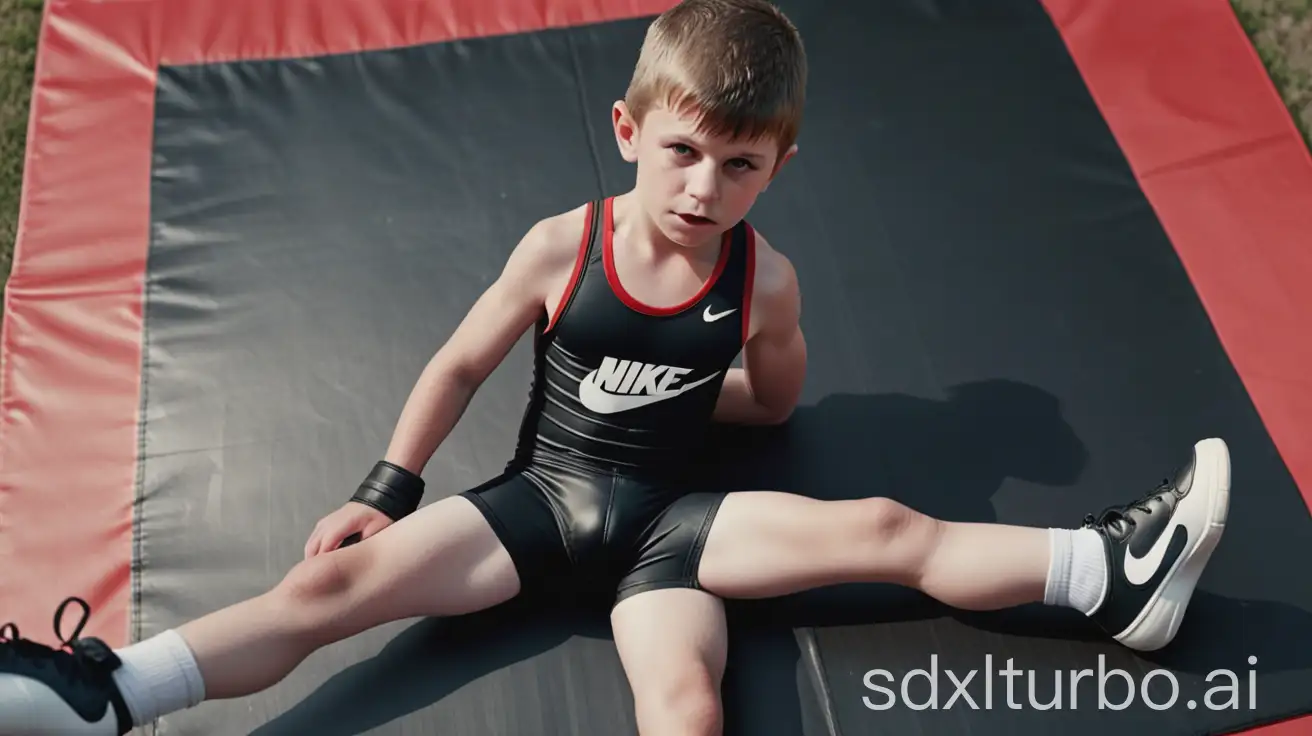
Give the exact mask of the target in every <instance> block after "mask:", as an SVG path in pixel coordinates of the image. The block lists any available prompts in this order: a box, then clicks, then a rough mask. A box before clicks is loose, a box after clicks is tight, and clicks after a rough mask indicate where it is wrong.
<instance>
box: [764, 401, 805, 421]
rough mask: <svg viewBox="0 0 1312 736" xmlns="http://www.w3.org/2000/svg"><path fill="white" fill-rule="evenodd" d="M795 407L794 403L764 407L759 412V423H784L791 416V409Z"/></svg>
mask: <svg viewBox="0 0 1312 736" xmlns="http://www.w3.org/2000/svg"><path fill="white" fill-rule="evenodd" d="M796 408H797V405H796V404H788V405H785V406H780V407H773V408H772V407H765V411H763V412H762V413H761V424H765V425H769V426H775V425H779V424H784V423H785V422H787V421H788V420H789V419H791V418H792V416H793V410H794V409H796Z"/></svg>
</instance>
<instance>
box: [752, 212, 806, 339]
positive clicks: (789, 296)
mask: <svg viewBox="0 0 1312 736" xmlns="http://www.w3.org/2000/svg"><path fill="white" fill-rule="evenodd" d="M752 233H753V236H754V237H753V238H752V240H753V241H754V243H755V252H754V256H755V257H754V259H753V261H754V263H755V266H754V268H753V278H752V285H751V286H752V314H753V316H752V322H753V325H754V328H755V329H753V332H755V331H756V329H760V328H762V327H765V326H769V327H780V328H786V326H787V325H791V324H795V323H796V321H797V320H798V318H799V317H800V315H801V309H802V294H801V287H800V285H799V283H798V279H797V269H796V268H795V267H794V266H793V262H792V261H791V260H789V258H788V256H786V255H784V254H783V253H782V252H780V251H779V250H776V249H775V247H774V246H773V245H771V244H770V241H769V240H768V239H767V238H766V237H765V236H764V235H763V234H762V233H761V231H760V230H757V229H756V228H752Z"/></svg>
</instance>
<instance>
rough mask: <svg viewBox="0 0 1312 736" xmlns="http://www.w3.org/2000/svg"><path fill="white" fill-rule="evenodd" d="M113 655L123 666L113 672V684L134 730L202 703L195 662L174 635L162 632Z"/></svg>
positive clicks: (187, 647)
mask: <svg viewBox="0 0 1312 736" xmlns="http://www.w3.org/2000/svg"><path fill="white" fill-rule="evenodd" d="M115 654H117V655H118V657H119V659H121V660H123V666H122V667H120V668H118V669H117V670H115V671H114V682H115V683H116V684H117V685H118V689H119V692H121V693H122V694H123V701H124V702H125V703H127V706H128V711H129V712H130V713H132V719H133V726H142V725H145V724H147V723H150V722H151V721H154V720H155V719H156V718H159V717H160V716H163V715H167V714H169V713H172V712H174V711H179V710H183V709H185V708H190V707H192V706H195V705H197V704H199V703H200V702H201V701H202V700H204V698H205V683H204V682H203V681H202V680H201V676H200V669H199V668H198V667H197V666H196V658H195V657H194V656H192V654H191V647H189V646H187V642H186V641H184V640H183V639H182V637H181V636H179V635H178V633H177V632H176V631H173V630H169V631H165V632H164V633H162V634H158V635H156V636H152V637H151V638H149V639H146V640H145V641H141V642H138V643H136V644H133V645H131V646H129V647H126V648H124V649H120V650H118V651H116V652H115Z"/></svg>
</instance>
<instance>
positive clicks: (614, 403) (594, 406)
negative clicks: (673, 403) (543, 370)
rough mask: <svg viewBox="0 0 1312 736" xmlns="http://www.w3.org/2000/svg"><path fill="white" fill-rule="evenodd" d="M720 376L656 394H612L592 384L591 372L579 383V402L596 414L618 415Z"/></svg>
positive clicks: (594, 377) (595, 374) (711, 376)
mask: <svg viewBox="0 0 1312 736" xmlns="http://www.w3.org/2000/svg"><path fill="white" fill-rule="evenodd" d="M718 375H720V372H719V371H716V372H715V373H712V374H711V375H709V376H707V377H705V378H703V379H701V380H699V381H693V382H692V383H689V384H686V385H683V386H680V387H679V388H677V389H674V390H672V391H666V392H665V393H656V394H634V395H630V394H613V393H610V392H609V391H606V390H604V389H602V388H601V387H600V386H598V385H597V384H595V383H593V381H594V380H596V378H597V372H596V371H592V372H591V373H589V374H588V375H587V376H585V377H584V378H583V380H582V381H580V382H579V401H581V402H583V405H584V406H586V407H588V408H589V409H591V410H592V411H595V412H597V413H598V414H618V413H619V412H622V411H630V410H632V409H637V408H639V407H642V406H647V405H648V404H655V403H656V402H658V401H665V400H666V399H672V398H674V397H675V396H678V395H679V394H683V393H687V392H688V391H691V390H693V389H695V388H697V387H698V386H700V385H702V384H703V383H706V382H707V381H709V380H711V379H712V378H715V377H716V376H718Z"/></svg>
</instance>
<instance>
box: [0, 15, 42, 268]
mask: <svg viewBox="0 0 1312 736" xmlns="http://www.w3.org/2000/svg"><path fill="white" fill-rule="evenodd" d="M40 26H41V0H0V290H2V289H3V284H4V283H5V282H7V281H8V280H9V268H10V265H11V262H12V258H13V252H14V236H15V235H17V233H18V197H19V193H20V192H21V191H22V186H23V148H24V146H25V145H26V141H27V101H28V97H29V96H30V92H31V89H32V69H33V65H34V63H35V61H36V39H37V31H38V29H39V28H40Z"/></svg>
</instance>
